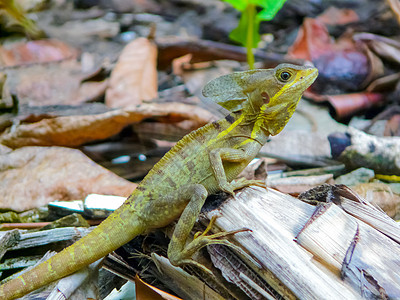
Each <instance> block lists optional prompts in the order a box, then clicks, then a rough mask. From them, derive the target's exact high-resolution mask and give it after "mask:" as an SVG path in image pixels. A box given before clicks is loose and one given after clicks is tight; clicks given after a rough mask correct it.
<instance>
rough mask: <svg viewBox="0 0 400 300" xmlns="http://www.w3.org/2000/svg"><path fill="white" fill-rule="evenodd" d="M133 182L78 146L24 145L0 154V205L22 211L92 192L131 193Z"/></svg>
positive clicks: (83, 196)
mask: <svg viewBox="0 0 400 300" xmlns="http://www.w3.org/2000/svg"><path fill="white" fill-rule="evenodd" d="M135 187H136V184H134V183H131V182H129V181H127V180H125V179H123V178H121V177H119V176H117V175H115V174H114V173H112V172H110V171H108V170H107V169H105V168H103V167H101V166H99V165H97V164H95V163H93V161H92V160H90V159H89V158H88V157H87V156H86V155H84V154H83V153H82V152H81V151H79V150H76V149H69V148H62V147H24V148H21V149H17V150H14V151H12V152H10V153H6V154H2V155H0V194H1V195H2V196H1V197H0V208H2V209H13V210H15V211H23V210H27V209H32V208H35V207H39V206H42V205H46V204H47V203H49V202H51V201H55V200H77V199H84V198H85V197H86V196H87V195H88V194H90V193H97V194H106V195H118V196H128V195H129V194H130V193H132V191H133V190H134V189H135Z"/></svg>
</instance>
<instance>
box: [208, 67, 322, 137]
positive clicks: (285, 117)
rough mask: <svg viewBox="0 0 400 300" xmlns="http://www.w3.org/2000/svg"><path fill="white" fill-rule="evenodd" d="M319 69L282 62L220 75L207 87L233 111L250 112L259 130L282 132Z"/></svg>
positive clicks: (218, 101) (209, 91) (212, 95)
mask: <svg viewBox="0 0 400 300" xmlns="http://www.w3.org/2000/svg"><path fill="white" fill-rule="evenodd" d="M317 76H318V71H317V69H316V68H313V67H302V66H296V65H291V64H280V65H279V66H277V67H276V68H274V69H256V70H250V71H245V72H235V73H232V74H228V75H224V76H221V77H218V78H216V79H214V80H212V81H210V82H209V83H207V84H206V86H205V87H204V89H203V95H204V96H206V97H209V98H211V100H213V101H215V102H217V103H218V104H219V105H221V106H222V107H224V108H225V109H227V110H229V111H230V112H240V111H242V112H243V113H246V114H247V117H248V118H247V119H248V120H249V121H254V122H255V123H256V127H257V128H258V129H263V130H264V131H266V132H267V133H268V135H276V134H278V133H279V132H280V131H281V130H282V129H283V128H284V127H285V125H286V123H287V122H288V121H289V119H290V117H291V116H292V115H293V112H294V110H295V108H296V106H297V103H298V102H299V100H300V97H301V95H302V94H303V92H304V91H305V90H306V89H307V88H308V87H309V86H310V85H311V84H312V83H313V82H314V80H315V79H316V78H317Z"/></svg>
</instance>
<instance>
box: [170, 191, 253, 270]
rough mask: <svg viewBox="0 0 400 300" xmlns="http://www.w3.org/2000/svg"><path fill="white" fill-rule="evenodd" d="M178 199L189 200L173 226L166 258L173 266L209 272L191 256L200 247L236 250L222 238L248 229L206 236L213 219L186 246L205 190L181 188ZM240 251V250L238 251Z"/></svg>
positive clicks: (204, 196)
mask: <svg viewBox="0 0 400 300" xmlns="http://www.w3.org/2000/svg"><path fill="white" fill-rule="evenodd" d="M178 195H179V198H180V199H182V200H184V199H189V202H188V203H187V205H186V207H185V209H184V210H183V212H182V215H181V216H180V218H179V220H178V223H177V224H176V226H175V230H174V233H173V235H172V238H171V242H170V244H169V246H168V258H169V260H170V262H171V263H172V264H173V265H175V266H181V265H184V264H192V265H196V266H197V267H199V268H201V269H202V270H204V271H205V272H208V273H209V272H210V270H208V269H207V268H206V267H204V266H203V265H201V264H199V263H197V262H196V261H194V260H193V259H192V258H191V257H192V255H193V254H194V253H195V252H196V251H198V250H200V249H201V248H202V247H204V246H207V245H210V244H224V245H227V246H230V247H233V248H238V247H237V246H235V245H233V244H231V243H230V242H228V241H226V240H224V238H226V237H228V236H230V235H233V234H235V233H238V232H241V231H247V230H248V229H239V230H234V231H229V232H221V233H216V234H211V235H206V233H207V232H208V231H209V229H210V228H211V227H212V225H213V223H214V221H215V218H213V219H211V221H210V225H209V226H208V227H207V229H206V230H205V231H204V232H203V233H202V234H200V233H197V234H196V235H195V237H194V239H193V240H192V241H191V242H190V243H189V244H187V245H186V241H187V239H188V237H189V236H190V232H191V231H192V228H193V226H194V223H195V222H196V219H197V217H198V215H199V214H200V210H201V208H202V206H203V204H204V202H205V200H206V198H207V195H208V193H207V190H206V188H205V187H204V186H203V185H201V184H191V185H187V186H183V187H181V188H180V189H179V190H178V191H177V196H178ZM239 250H241V249H239Z"/></svg>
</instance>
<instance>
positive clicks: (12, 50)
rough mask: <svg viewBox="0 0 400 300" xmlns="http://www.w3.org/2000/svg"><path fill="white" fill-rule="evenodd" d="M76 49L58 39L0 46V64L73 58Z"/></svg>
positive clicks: (14, 64)
mask: <svg viewBox="0 0 400 300" xmlns="http://www.w3.org/2000/svg"><path fill="white" fill-rule="evenodd" d="M77 55H78V51H77V50H76V49H74V48H72V47H70V46H68V45H67V44H65V43H64V42H61V41H58V40H39V41H28V42H24V43H17V44H11V45H10V46H0V66H1V67H15V66H21V65H28V64H34V63H35V64H40V63H48V62H55V61H61V60H65V59H74V58H76V57H77Z"/></svg>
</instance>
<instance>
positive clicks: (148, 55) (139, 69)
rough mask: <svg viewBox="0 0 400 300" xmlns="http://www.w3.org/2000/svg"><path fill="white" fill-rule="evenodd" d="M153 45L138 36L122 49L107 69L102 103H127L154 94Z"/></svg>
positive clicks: (154, 61) (155, 80)
mask: <svg viewBox="0 0 400 300" xmlns="http://www.w3.org/2000/svg"><path fill="white" fill-rule="evenodd" d="M156 64H157V47H156V45H155V44H154V43H153V42H152V41H150V40H148V39H146V38H138V39H136V40H134V41H132V42H131V43H129V44H128V45H127V46H125V48H124V50H123V51H122V53H121V55H120V57H119V59H118V62H117V64H116V66H115V68H114V70H113V71H112V73H111V77H110V84H109V87H108V89H107V91H106V105H107V106H109V107H127V106H131V105H137V104H140V103H142V101H143V100H151V99H154V98H156V97H157V68H156Z"/></svg>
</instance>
